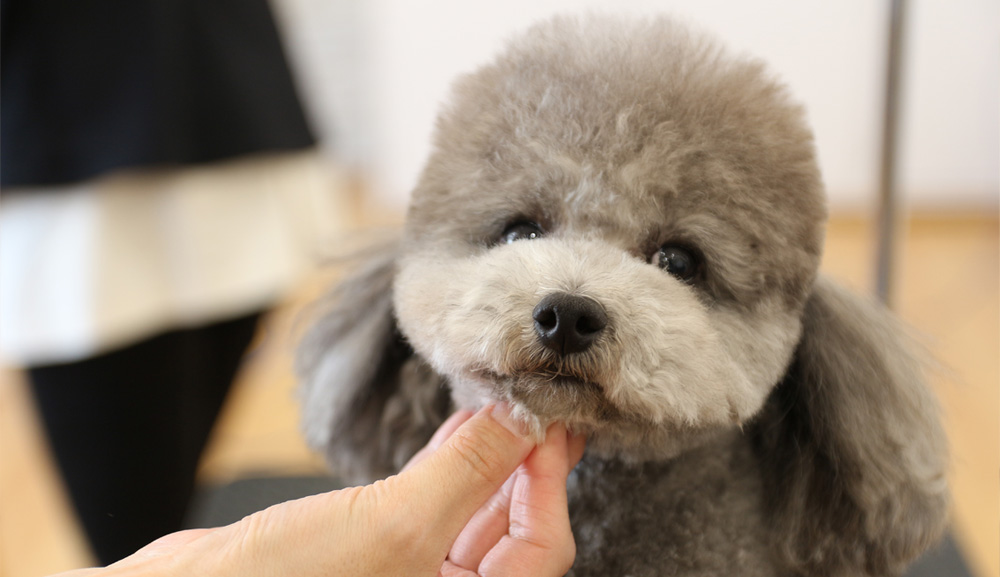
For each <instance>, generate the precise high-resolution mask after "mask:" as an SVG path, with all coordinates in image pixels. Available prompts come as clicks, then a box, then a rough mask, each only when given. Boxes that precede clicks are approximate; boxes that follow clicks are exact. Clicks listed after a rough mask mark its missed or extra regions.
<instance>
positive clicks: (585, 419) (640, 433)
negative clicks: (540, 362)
mask: <svg viewBox="0 0 1000 577" xmlns="http://www.w3.org/2000/svg"><path fill="white" fill-rule="evenodd" d="M452 397H453V398H454V400H455V402H456V404H457V405H458V406H461V407H465V408H471V409H477V408H480V407H482V406H485V405H488V404H492V403H498V402H504V403H507V404H509V405H510V407H511V414H512V415H513V417H514V418H515V419H517V420H519V421H520V422H522V423H523V424H524V425H525V426H526V428H527V429H528V431H529V433H530V435H531V436H532V437H534V438H535V440H537V441H539V442H540V441H542V440H544V438H545V431H546V430H547V429H548V427H549V425H551V424H552V423H556V422H560V423H563V424H564V425H565V426H566V428H567V429H568V430H569V431H570V432H572V433H575V434H582V435H586V436H587V438H588V443H587V447H588V451H589V452H591V453H595V454H597V455H598V456H601V457H603V458H617V459H621V460H623V461H627V462H633V463H639V462H645V461H659V460H664V459H670V458H673V457H675V456H677V455H678V454H680V453H681V452H683V451H685V450H687V449H689V448H691V447H694V446H697V445H700V444H703V443H705V442H706V441H708V440H710V439H711V438H713V437H715V436H717V435H718V434H720V433H721V432H723V431H725V430H730V429H733V428H734V427H733V426H711V427H693V426H691V425H687V424H680V423H673V422H669V421H667V422H654V421H653V420H652V419H650V418H648V417H644V416H643V415H640V414H636V413H634V412H628V411H625V410H623V409H621V408H619V407H617V406H615V405H614V404H613V403H612V402H611V401H609V400H608V399H607V397H606V396H605V394H604V391H603V388H602V387H601V386H600V385H599V384H597V383H594V382H589V381H586V380H583V379H581V378H578V377H575V376H569V375H561V374H558V373H549V372H540V373H539V372H528V373H517V374H512V375H500V374H497V373H494V372H490V371H468V372H466V373H464V374H463V375H462V376H461V377H460V378H458V379H453V380H452Z"/></svg>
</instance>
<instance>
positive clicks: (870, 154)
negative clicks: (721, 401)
mask: <svg viewBox="0 0 1000 577" xmlns="http://www.w3.org/2000/svg"><path fill="white" fill-rule="evenodd" d="M275 1H276V3H277V5H278V7H279V8H280V9H281V10H280V11H281V13H282V14H283V15H284V16H285V22H286V24H287V30H286V31H287V33H288V34H287V37H288V40H289V42H290V44H291V47H292V51H293V54H294V56H295V59H296V61H297V62H298V63H299V65H300V72H301V74H302V77H303V83H304V86H305V93H306V96H307V98H308V100H309V102H310V104H311V108H312V109H313V110H314V111H315V117H316V120H317V122H318V124H319V126H320V127H321V131H322V132H323V133H324V134H332V135H333V136H332V139H331V140H330V143H331V145H332V150H333V151H334V154H336V155H337V156H338V157H339V158H341V159H346V161H348V162H350V163H354V164H357V165H360V166H362V167H364V168H365V170H366V171H367V172H368V173H369V174H370V175H371V178H372V180H373V182H374V183H375V186H376V191H377V193H378V194H379V196H380V197H381V199H382V200H384V201H387V202H389V203H392V204H394V205H400V206H401V205H402V204H404V203H405V200H406V197H407V195H408V192H409V190H410V188H411V187H412V185H413V183H414V181H415V179H416V177H417V174H418V173H419V171H420V169H421V167H422V164H423V162H424V159H425V157H426V155H427V153H428V150H429V134H430V131H431V128H432V126H433V122H434V117H435V114H436V110H437V108H438V105H439V104H440V102H441V101H442V100H443V99H444V98H445V97H446V95H447V91H448V86H449V84H450V82H451V80H452V79H453V78H454V76H455V75H456V74H458V73H460V72H465V71H469V70H472V69H473V68H474V67H475V66H477V65H478V64H481V63H483V62H485V61H487V60H489V58H490V57H491V56H492V55H493V54H494V53H496V52H497V51H498V50H499V49H500V48H501V47H502V46H503V42H504V40H505V39H506V38H508V37H509V36H510V35H512V34H514V33H516V32H517V31H518V30H521V29H523V28H525V27H526V26H528V25H529V24H531V23H532V22H534V21H536V20H538V19H540V18H544V17H546V16H547V15H550V14H553V13H558V12H580V11H584V10H596V11H599V12H606V13H620V12H625V13H630V14H646V13H656V12H667V13H673V14H676V15H679V16H681V17H683V18H685V19H688V20H690V21H691V22H694V23H695V24H696V25H698V26H700V27H702V28H704V29H706V30H708V31H711V32H713V33H715V34H716V35H717V36H718V37H720V38H721V39H723V41H724V42H725V43H726V44H728V45H729V46H730V47H731V48H733V49H734V50H736V51H741V52H747V53H750V54H753V55H756V56H760V57H761V58H763V59H765V60H766V61H768V62H769V63H770V65H771V66H772V68H773V69H774V70H775V71H776V72H777V73H778V74H779V75H780V76H781V77H783V78H784V79H785V80H786V81H787V82H788V84H789V85H790V86H791V88H792V92H793V94H795V95H796V97H797V98H799V99H800V100H801V101H803V102H804V103H805V104H806V107H807V109H808V111H809V118H810V122H811V123H812V126H813V128H814V130H815V132H816V138H817V145H818V149H819V158H820V163H821V166H822V169H823V173H824V177H825V180H826V183H827V188H828V191H829V193H830V196H831V202H832V204H833V206H834V207H835V208H843V209H854V208H867V207H870V206H871V205H872V203H873V199H874V197H875V194H876V193H875V191H876V188H877V178H878V173H877V171H878V163H879V148H878V147H879V139H880V133H881V132H880V130H881V115H882V112H881V111H882V91H883V85H884V66H885V46H886V29H887V27H888V1H885V2H878V1H875V0H838V1H837V2H821V1H818V0H815V1H804V0H755V1H753V2H747V1H740V0H673V1H670V0H660V1H654V0H617V1H615V2H609V1H607V0H605V1H603V2H601V1H594V0H507V1H506V2H503V3H499V2H476V1H471V0H423V1H419V2H414V1H411V0H369V1H364V2H362V1H360V0H336V1H332V0H275ZM909 16H910V18H909V26H908V29H907V31H906V32H907V62H906V68H905V69H904V79H905V102H904V108H903V110H902V112H903V115H902V117H903V125H902V149H901V159H900V161H901V165H900V168H901V174H900V182H901V184H902V187H903V194H904V196H905V197H906V200H907V201H908V202H909V204H911V205H913V206H914V207H917V208H928V209H958V210H961V209H969V208H988V209H990V210H995V209H996V207H997V204H998V200H997V195H998V188H1000V168H998V160H1000V144H998V140H1000V139H998V135H1000V121H998V110H1000V95H998V87H1000V3H998V2H996V0H917V1H912V2H911V4H910V9H909Z"/></svg>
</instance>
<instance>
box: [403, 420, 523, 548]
mask: <svg viewBox="0 0 1000 577" xmlns="http://www.w3.org/2000/svg"><path fill="white" fill-rule="evenodd" d="M533 448H534V443H533V442H532V441H531V440H530V439H528V437H527V435H526V433H525V432H524V431H523V430H522V429H521V428H520V427H519V425H518V424H516V423H515V422H514V421H513V420H512V419H511V418H510V415H509V409H507V408H506V407H505V406H503V405H498V406H497V407H487V408H485V409H483V410H481V411H479V412H478V413H476V414H475V415H474V416H473V417H472V418H470V419H469V420H467V421H466V422H465V423H463V424H462V425H461V426H460V427H458V429H457V430H456V431H455V432H454V433H453V434H452V435H451V436H450V437H448V438H447V439H446V440H444V441H443V443H442V444H441V446H440V448H439V449H438V450H437V451H435V452H433V453H432V454H430V455H427V456H425V457H423V458H422V460H420V461H419V462H417V463H416V464H414V465H413V466H412V467H411V468H410V469H408V470H407V471H406V472H405V473H401V474H400V475H397V476H396V477H392V478H390V479H387V480H386V487H385V489H386V490H387V491H388V492H389V493H390V494H393V495H396V496H400V497H399V499H400V501H402V502H403V504H402V506H401V507H400V509H399V510H400V513H401V514H405V515H407V516H409V519H408V521H409V522H410V523H419V524H421V526H422V527H426V528H428V531H426V532H425V533H427V535H425V537H426V538H427V539H428V540H430V541H433V543H428V545H429V546H435V547H440V551H441V558H442V559H443V558H444V555H445V554H447V552H448V550H449V549H450V546H451V544H452V543H453V542H454V540H455V538H456V537H457V536H458V535H459V533H460V532H461V530H462V528H463V527H464V526H465V525H466V523H468V521H469V519H471V518H472V516H473V515H474V514H475V513H476V511H477V510H478V509H479V508H480V507H481V506H482V505H483V504H484V503H485V502H486V501H487V499H489V498H490V496H491V495H493V494H494V493H495V492H496V491H497V489H499V488H500V487H501V486H502V485H503V484H504V482H505V481H506V480H507V478H508V477H510V476H511V474H512V473H513V472H514V471H515V470H516V469H517V468H518V466H519V465H520V464H521V463H522V462H524V460H525V458H526V457H527V456H528V454H529V453H531V450H532V449H533ZM411 495H419V496H420V498H419V499H410V498H408V497H405V496H411Z"/></svg>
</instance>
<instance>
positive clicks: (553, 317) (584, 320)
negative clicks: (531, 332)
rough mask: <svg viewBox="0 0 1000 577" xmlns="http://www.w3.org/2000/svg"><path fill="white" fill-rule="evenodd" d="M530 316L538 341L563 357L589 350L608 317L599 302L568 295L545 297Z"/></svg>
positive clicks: (558, 294)
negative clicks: (533, 320)
mask: <svg viewBox="0 0 1000 577" xmlns="http://www.w3.org/2000/svg"><path fill="white" fill-rule="evenodd" d="M531 316H532V318H534V319H535V332H536V333H538V339H539V340H540V341H541V342H542V344H543V345H545V346H547V347H548V348H550V349H552V350H553V351H555V352H557V353H559V354H560V355H569V354H573V353H579V352H582V351H585V350H587V349H588V348H589V347H590V345H591V344H593V343H594V341H595V340H597V337H598V336H599V335H600V334H601V331H603V330H604V327H606V326H608V315H607V313H605V312H604V307H602V306H601V305H600V304H599V303H598V302H597V301H595V300H593V299H589V298H586V297H581V296H575V295H571V294H567V293H552V294H550V295H548V296H547V297H545V298H543V299H542V300H541V301H540V302H539V303H538V305H537V306H536V307H535V310H534V311H533V312H532V313H531Z"/></svg>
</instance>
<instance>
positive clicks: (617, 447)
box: [393, 21, 825, 459]
mask: <svg viewBox="0 0 1000 577" xmlns="http://www.w3.org/2000/svg"><path fill="white" fill-rule="evenodd" d="M625 36H626V35H625V34H624V31H623V30H620V29H616V28H615V27H614V26H608V25H607V23H599V22H597V21H584V22H583V23H580V22H572V21H557V22H555V23H550V24H548V25H545V26H542V27H540V28H537V29H535V30H534V31H533V32H532V33H530V34H529V35H528V37H527V38H526V39H525V40H523V41H522V42H520V43H515V44H514V45H513V46H512V47H511V48H510V50H509V51H508V52H507V53H506V54H505V55H504V56H503V57H502V58H501V59H500V60H499V61H498V62H497V63H495V64H493V65H491V66H487V67H485V68H483V69H481V70H479V71H478V72H476V73H474V74H472V75H470V76H467V77H465V78H463V79H461V80H460V81H459V83H458V85H457V87H456V91H455V97H454V100H453V102H452V103H451V105H450V106H449V107H448V108H447V109H446V110H445V112H444V114H443V115H442V116H441V118H440V120H439V124H438V131H437V138H436V149H435V151H434V153H433V155H432V156H431V158H430V161H429V163H428V166H427V168H426V170H425V172H424V174H423V177H422V179H421V180H420V182H419V184H418V185H417V187H416V189H415V191H414V193H413V199H412V204H411V207H410V212H409V215H408V219H407V225H406V232H405V235H404V238H403V242H402V244H401V245H400V249H399V258H398V275H397V277H396V280H395V284H394V299H393V302H394V308H395V311H396V314H397V316H398V320H399V325H400V328H401V329H402V333H403V335H405V337H406V338H407V339H408V342H409V343H410V344H411V346H412V347H413V348H414V350H415V351H416V352H417V354H419V355H420V356H421V357H423V358H424V359H426V360H427V361H428V362H429V363H430V365H431V367H433V369H434V370H435V371H437V372H438V373H440V374H442V375H444V376H445V377H446V378H447V380H448V381H449V383H450V385H451V387H452V390H453V395H454V397H455V399H456V400H457V401H458V402H459V403H460V404H463V405H469V406H476V405H480V404H483V403H489V402H492V401H498V400H504V401H509V402H510V403H511V404H512V405H513V406H514V407H515V414H518V415H521V416H522V417H524V418H526V419H527V420H532V421H537V422H540V423H541V425H542V428H541V430H544V425H545V424H546V423H547V422H550V421H553V420H559V421H565V422H567V423H568V424H569V425H570V426H571V427H575V428H577V429H582V430H584V431H586V432H587V433H589V434H590V438H591V448H592V450H598V451H601V452H603V453H607V454H611V453H614V454H620V455H623V456H625V457H628V458H635V459H648V458H660V457H665V456H670V455H672V454H675V453H676V452H677V451H679V450H681V449H683V448H684V447H685V446H686V445H687V444H689V443H690V442H693V441H696V440H697V439H698V438H700V437H702V436H704V435H705V434H708V433H711V432H712V431H714V430H717V429H718V428H719V427H732V426H736V425H740V424H742V423H744V422H746V421H747V420H748V419H750V418H751V417H752V416H753V415H754V414H756V413H757V411H758V410H759V409H760V407H761V405H762V404H763V402H764V400H765V398H766V397H767V395H768V393H769V392H770V390H771V388H772V387H773V386H774V384H775V383H776V382H777V381H778V380H779V379H780V377H781V375H782V374H783V372H784V371H785V368H786V367H787V365H788V363H789V360H790V358H791V356H792V351H793V350H794V347H795V344H796V342H797V340H798V335H799V331H800V316H801V312H802V307H803V304H804V302H805V300H806V297H807V296H808V294H809V290H810V287H811V286H812V282H813V279H814V277H815V274H816V268H817V266H818V262H819V255H820V250H821V245H822V228H821V227H822V222H823V220H824V215H825V211H824V203H823V198H822V187H821V183H820V178H819V174H818V170H817V167H816V162H815V159H814V155H813V145H812V138H811V134H810V132H809V130H808V128H807V127H806V126H805V122H804V119H803V114H802V111H801V109H800V108H799V107H798V106H796V105H795V104H793V103H791V102H790V99H789V98H788V96H787V94H786V92H785V90H784V89H783V88H782V87H781V86H780V85H779V84H777V83H776V82H775V81H774V80H773V79H771V78H770V77H769V76H768V75H767V74H766V73H765V71H764V69H763V67H762V66H761V65H760V64H759V63H756V62H752V61H741V60H730V59H726V58H725V57H724V56H723V55H722V54H721V53H720V51H719V50H718V49H717V48H716V47H715V46H714V45H712V44H711V43H709V42H704V41H700V40H698V39H693V38H691V37H690V36H689V35H688V34H687V33H684V32H682V31H679V30H678V31H676V32H674V31H665V30H664V29H663V23H657V24H654V25H649V26H645V27H640V28H632V29H630V30H629V31H628V34H627V38H628V42H627V43H623V42H622V38H623V37H625Z"/></svg>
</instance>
